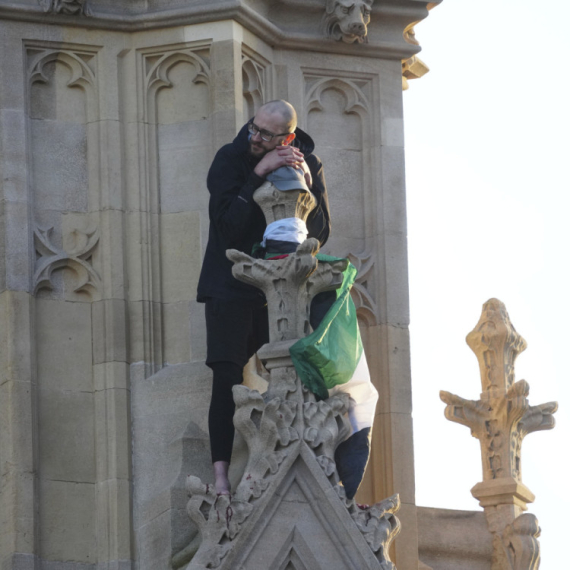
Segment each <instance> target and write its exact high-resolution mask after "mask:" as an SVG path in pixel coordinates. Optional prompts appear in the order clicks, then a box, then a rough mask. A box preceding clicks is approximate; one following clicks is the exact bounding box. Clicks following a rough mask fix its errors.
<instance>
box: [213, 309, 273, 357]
mask: <svg viewBox="0 0 570 570" xmlns="http://www.w3.org/2000/svg"><path fill="white" fill-rule="evenodd" d="M206 334H207V337H206V338H207V342H206V345H207V349H208V354H207V356H206V364H207V365H208V366H210V365H211V364H212V363H213V362H223V361H229V362H234V363H235V364H237V365H239V366H240V367H241V368H243V367H244V366H245V365H246V364H247V362H248V360H249V359H250V358H251V357H252V356H253V355H254V354H255V353H256V352H257V351H258V350H259V349H260V348H261V347H262V346H263V345H264V344H265V343H266V342H269V324H268V322H267V304H266V303H265V299H262V298H259V299H256V300H253V301H250V300H249V299H242V300H240V301H236V300H235V299H230V300H228V299H215V298H209V299H207V300H206Z"/></svg>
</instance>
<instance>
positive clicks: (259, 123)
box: [249, 109, 287, 158]
mask: <svg viewBox="0 0 570 570" xmlns="http://www.w3.org/2000/svg"><path fill="white" fill-rule="evenodd" d="M253 122H254V124H255V126H256V127H258V128H259V129H260V130H261V131H267V132H268V133H271V134H278V133H284V132H286V131H287V125H286V124H284V122H283V117H282V116H281V115H280V114H279V113H268V112H267V111H264V110H263V109H260V110H259V111H258V112H257V114H256V115H255V117H254V119H253ZM286 138H287V135H279V136H276V137H273V138H272V139H271V140H270V141H264V140H263V139H262V138H261V135H260V134H259V133H257V134H255V135H251V137H250V139H249V152H250V153H251V154H252V155H253V156H254V157H255V158H263V157H264V156H265V155H266V154H267V153H268V152H270V151H272V150H273V149H274V148H275V147H277V146H279V145H281V144H284V140H285V139H286Z"/></svg>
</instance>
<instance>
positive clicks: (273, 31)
mask: <svg viewBox="0 0 570 570" xmlns="http://www.w3.org/2000/svg"><path fill="white" fill-rule="evenodd" d="M434 3H439V2H431V3H429V2H427V0H408V1H407V2H403V3H402V2H396V1H395V0H384V2H382V4H380V3H379V2H378V0H377V2H376V4H375V5H374V12H373V19H372V21H371V23H370V25H369V29H370V33H369V43H364V44H347V43H343V42H337V41H334V40H330V39H327V38H325V37H324V36H323V35H322V32H321V28H320V19H321V16H320V13H319V12H320V10H318V6H317V5H316V4H315V3H309V4H308V5H306V6H303V5H301V3H298V2H294V1H292V0H287V1H283V4H284V5H285V6H286V7H287V6H290V9H291V10H292V9H295V11H296V13H297V20H305V21H308V22H309V25H310V26H311V31H312V30H314V31H315V33H298V32H295V31H293V29H287V22H279V23H277V24H276V23H274V22H272V21H270V20H269V18H266V17H265V16H263V15H261V14H259V13H258V12H256V11H255V10H253V9H252V8H250V7H249V6H247V5H246V3H245V1H244V0H221V1H219V2H216V3H215V5H212V4H213V3H211V2H210V3H204V4H200V5H187V6H183V7H177V8H168V7H165V8H163V9H162V10H156V11H154V12H141V13H135V14H133V13H130V14H125V13H123V14H120V13H117V12H111V11H105V7H98V6H97V4H94V3H93V2H91V3H90V12H91V15H90V16H85V15H81V16H74V15H65V14H52V13H46V12H44V10H43V8H42V7H41V6H40V5H39V4H38V5H30V4H28V5H24V4H19V3H15V2H13V1H12V2H10V1H6V0H0V18H4V19H9V20H19V21H23V22H36V23H41V24H58V25H62V26H79V27H82V28H103V29H108V30H118V31H126V32H138V31H141V30H151V29H156V28H164V27H174V26H185V25H194V24H201V23H207V22H215V21H221V20H235V21H236V22H237V23H238V24H241V25H242V26H243V27H244V28H246V29H248V30H249V31H251V32H252V33H254V34H255V35H257V36H258V37H259V38H261V39H262V40H263V41H265V42H267V43H268V44H270V45H271V46H278V47H279V48H281V49H291V50H302V51H313V52H326V53H334V54H344V55H356V56H360V57H362V56H365V57H373V58H385V59H398V60H401V59H408V58H410V57H412V56H413V55H415V54H416V53H418V52H419V51H420V50H421V48H420V46H419V45H414V44H412V43H408V42H407V41H406V40H405V39H404V29H405V28H406V27H408V26H410V25H411V24H413V23H415V22H418V21H421V20H423V19H424V18H425V17H427V15H428V9H427V6H428V5H429V4H434ZM321 4H322V7H323V9H324V1H323V2H322V3H321ZM300 12H303V13H300ZM388 19H389V20H391V21H392V24H391V25H390V26H389V27H388V28H389V29H394V28H396V29H397V28H398V27H401V29H402V33H401V34H392V37H391V38H388V39H387V40H385V41H381V40H378V39H377V38H378V36H381V35H383V33H384V32H383V30H384V28H385V26H384V25H383V24H384V21H385V20H388ZM297 20H296V21H297ZM388 28H386V29H388Z"/></svg>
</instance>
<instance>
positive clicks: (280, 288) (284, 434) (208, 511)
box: [187, 185, 400, 570]
mask: <svg viewBox="0 0 570 570" xmlns="http://www.w3.org/2000/svg"><path fill="white" fill-rule="evenodd" d="M275 192H277V195H275V196H274V197H273V198H274V200H273V202H274V203H275V204H276V205H277V206H278V207H275V208H273V207H269V206H268V202H267V199H268V196H269V195H270V194H273V193H275ZM254 199H255V200H256V201H258V202H260V203H262V204H264V205H263V206H262V207H263V208H264V210H266V221H267V222H268V223H270V222H272V221H274V220H276V219H282V218H283V217H288V216H291V215H295V213H294V212H297V215H299V213H301V215H299V217H302V218H306V215H307V214H308V212H309V211H310V208H308V209H307V208H306V207H305V206H306V204H307V203H308V202H310V196H308V195H307V193H306V192H298V191H289V192H279V191H277V190H276V189H275V188H274V187H272V185H264V186H263V187H262V188H260V189H258V191H257V192H256V194H255V195H254ZM270 201H271V200H270ZM292 212H293V214H292ZM318 249H319V244H318V241H317V240H315V239H308V240H306V241H305V242H304V243H303V244H301V245H300V246H299V247H298V248H297V251H296V252H295V253H293V254H291V255H289V256H288V257H287V258H285V259H278V260H261V259H253V258H251V257H249V256H248V255H246V254H244V253H241V252H238V251H235V250H228V252H227V255H228V258H229V259H231V260H232V261H234V263H235V265H234V268H233V273H234V276H235V277H236V278H237V279H239V280H242V281H244V282H246V283H250V284H253V285H256V286H257V287H259V288H260V289H262V290H263V291H264V292H265V294H266V297H267V302H268V310H269V323H270V342H269V343H268V344H266V345H265V346H264V347H262V349H261V350H260V351H259V352H258V356H259V357H260V359H261V360H262V361H264V363H265V365H266V368H267V370H268V371H269V386H268V390H267V392H265V393H264V394H263V395H261V394H260V393H259V392H257V391H256V390H250V389H249V388H247V387H245V386H235V387H234V389H233V393H234V400H235V403H236V411H235V415H234V425H235V427H236V429H237V430H238V431H239V432H240V434H241V435H242V436H243V438H244V440H245V441H246V443H247V446H248V450H249V458H248V461H247V465H246V467H245V471H244V474H243V476H242V478H241V481H240V482H239V484H238V485H237V488H236V490H235V493H234V494H233V495H231V496H229V495H221V496H216V494H215V490H214V488H213V486H210V485H206V484H204V483H202V482H201V481H200V480H199V479H197V478H196V477H193V476H189V477H188V479H187V490H188V493H189V496H190V500H189V502H188V507H187V510H188V514H189V516H190V518H191V519H192V520H193V521H194V522H195V523H196V525H197V526H198V528H199V531H200V534H201V537H202V542H201V544H200V547H199V548H198V550H197V552H196V554H195V555H194V557H193V559H192V561H191V562H190V564H189V566H188V567H187V570H202V569H205V568H220V569H221V570H226V569H230V568H238V567H245V566H244V564H245V563H244V562H243V559H242V558H240V556H245V555H244V554H243V551H244V550H247V551H249V550H251V549H252V548H253V546H252V543H255V541H256V540H257V538H258V537H259V532H260V531H259V528H260V527H262V528H265V527H267V526H268V525H269V524H270V523H271V521H272V518H273V517H276V516H278V514H275V513H276V511H277V507H275V506H273V505H275V504H278V503H279V501H281V500H283V498H284V497H285V496H286V495H287V493H288V492H289V491H288V489H290V488H291V487H290V483H289V487H287V481H289V482H290V481H291V480H295V481H297V480H299V483H298V485H299V488H304V489H310V491H307V492H308V493H309V496H310V497H312V498H311V499H310V500H308V503H310V504H311V505H312V506H311V507H310V508H312V509H316V510H317V511H318V512H323V511H322V510H321V511H319V509H325V510H326V509H328V511H327V513H328V514H329V515H330V516H331V517H332V519H333V520H329V521H328V523H327V525H325V527H323V528H324V529H325V530H324V531H323V532H324V533H325V534H327V533H328V534H330V535H331V536H333V534H334V531H331V529H333V528H334V527H335V524H337V525H338V528H339V529H342V531H341V532H342V533H343V535H344V534H346V533H347V526H346V525H349V528H352V529H353V530H351V531H350V532H353V533H355V534H354V536H356V538H357V539H358V540H356V542H355V543H353V544H358V545H360V546H357V548H359V549H360V551H362V549H363V548H364V550H366V544H368V546H369V547H370V551H369V552H368V554H366V553H364V558H363V559H365V558H366V556H368V557H369V558H368V560H369V562H368V563H363V564H361V566H359V568H362V569H364V568H382V570H394V569H395V566H394V565H393V564H392V562H391V561H390V557H389V554H388V551H389V547H390V544H391V542H392V540H393V539H394V538H395V536H396V535H397V534H398V532H399V530H400V523H399V521H398V519H397V518H396V516H395V513H396V512H397V510H398V509H399V507H400V501H399V498H398V496H397V495H396V496H393V497H390V498H389V499H386V500H384V501H382V502H380V503H378V504H376V505H372V506H370V507H369V506H366V507H362V506H358V505H357V504H356V503H355V502H354V500H347V498H346V495H345V492H344V487H343V486H342V485H341V484H340V480H339V476H338V473H337V470H336V465H335V461H334V453H335V450H336V447H337V446H338V445H339V444H340V443H341V442H342V441H344V440H345V439H346V438H347V437H348V435H349V434H350V424H349V422H348V419H347V417H346V414H347V411H348V403H349V396H348V394H338V395H335V396H333V397H331V398H329V399H327V400H324V401H319V402H317V401H316V398H315V396H314V394H313V393H312V392H310V391H309V390H307V389H306V388H305V387H304V386H303V384H302V382H301V380H300V378H299V376H298V375H297V373H296V370H295V368H294V366H293V363H292V360H291V358H290V356H289V347H290V346H291V345H292V344H293V343H294V342H296V340H297V339H298V338H300V337H302V336H305V335H306V334H307V333H308V332H309V331H308V330H307V327H308V315H309V305H310V302H311V299H312V298H313V297H314V295H316V294H317V293H318V292H320V291H324V290H330V289H335V288H337V287H339V286H340V284H341V282H342V271H343V270H344V269H345V268H346V262H344V261H343V262H339V263H336V264H335V263H333V264H329V263H326V264H322V265H321V264H319V263H318V260H317V259H316V258H315V255H316V253H317V252H318ZM339 501H340V505H339ZM294 502H295V501H294ZM317 503H319V504H317ZM331 503H333V504H332V505H331ZM335 505H337V506H335ZM339 507H340V509H339ZM285 518H286V520H287V521H289V519H288V518H287V516H286V517H285ZM317 518H319V517H317ZM260 521H263V522H260ZM335 521H336V522H335ZM285 524H289V522H286V523H285ZM291 532H293V535H292V536H296V531H295V529H293V530H292V531H291ZM350 532H349V534H350ZM362 539H364V541H363V540H362ZM298 540H299V541H300V542H302V539H301V538H299V539H298ZM334 540H336V539H334V538H333V541H334ZM347 542H349V539H348V538H347ZM246 545H247V546H246ZM344 547H345V545H343V548H344ZM302 551H303V548H301V547H299V552H301V553H302ZM273 562H274V563H275V565H271V567H280V568H281V567H285V566H284V565H283V563H282V561H281V559H279V560H278V559H275V560H274V561H273ZM303 564H305V566H302V567H310V566H307V564H309V565H310V554H308V555H307V559H306V560H305V562H304V563H303ZM248 567H249V566H248ZM287 567H289V566H287ZM295 567H297V566H295ZM313 567H314V566H313ZM339 567H340V566H339ZM342 567H343V568H344V567H345V566H342Z"/></svg>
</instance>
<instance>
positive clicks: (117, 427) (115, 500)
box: [0, 0, 428, 570]
mask: <svg viewBox="0 0 570 570" xmlns="http://www.w3.org/2000/svg"><path fill="white" fill-rule="evenodd" d="M427 5H428V2H427V1H423V0H376V2H375V3H374V6H373V10H372V15H371V22H370V24H369V27H368V42H367V43H358V42H356V43H345V42H343V41H337V40H335V39H332V38H329V37H327V35H326V34H325V32H324V31H323V27H322V18H323V14H324V11H325V1H324V0H310V1H306V2H301V1H299V0H280V1H276V2H270V1H269V0H258V1H254V0H247V1H245V0H244V1H235V2H224V1H219V2H217V1H216V2H213V1H210V2H201V1H193V2H182V1H175V0H171V1H165V0H163V1H156V2H154V1H148V2H144V1H142V0H141V1H132V2H111V1H110V0H98V1H97V0H92V1H89V0H87V2H83V1H73V0H69V1H63V2H61V1H54V0H42V1H39V0H38V1H36V0H21V1H15V0H11V1H8V0H7V1H4V0H0V38H1V39H0V45H1V49H0V74H1V77H2V80H1V81H0V150H1V154H0V172H1V173H2V176H1V181H0V184H1V186H0V331H1V339H0V343H1V347H0V380H1V381H0V469H1V475H2V492H1V497H0V523H1V524H0V526H1V530H0V556H1V560H0V565H2V568H7V569H12V568H18V569H28V568H30V569H31V568H37V567H38V566H35V564H38V563H39V562H40V561H41V565H40V566H39V567H41V568H45V569H46V570H56V569H57V570H80V569H81V570H84V569H85V570H87V569H89V570H91V569H95V568H97V569H105V570H111V569H119V568H120V569H121V570H123V569H127V568H129V569H130V568H140V570H143V569H151V568H152V569H153V570H156V569H158V568H160V569H162V568H168V567H170V558H171V557H172V555H173V554H176V552H178V551H179V550H180V549H182V548H183V547H184V546H186V545H187V544H188V541H189V540H190V539H191V538H192V535H193V533H194V532H195V531H194V529H193V528H192V525H191V524H190V522H189V520H188V518H187V515H186V512H185V492H184V480H185V477H186V475H187V474H188V473H189V472H193V473H194V474H196V475H198V476H200V477H202V479H206V478H207V476H208V473H209V469H210V467H209V450H208V442H207V426H206V416H207V413H206V411H207V406H208V399H209V390H210V375H209V371H208V369H207V368H206V367H205V365H204V358H205V338H204V336H205V335H204V315H203V307H202V306H201V305H199V304H197V303H196V301H195V291H196V284H197V279H198V275H199V270H200V263H201V258H202V254H203V250H204V247H205V244H206V239H207V232H208V211H207V208H208V192H207V189H206V184H205V179H206V174H207V171H208V167H209V164H210V162H211V160H212V158H213V156H214V153H215V151H216V150H217V149H218V148H219V147H220V146H221V145H223V144H225V143H226V142H229V141H230V140H231V139H232V138H233V136H234V135H235V133H236V131H237V130H238V129H239V128H240V127H241V125H242V124H243V123H244V122H245V121H246V120H247V119H248V118H249V117H250V116H252V115H253V114H254V110H255V109H256V108H257V106H258V105H259V104H260V103H261V102H263V101H266V100H270V99H275V98H284V99H287V100H289V101H290V102H291V103H292V104H293V105H294V106H295V107H296V109H297V110H298V113H299V118H300V126H301V128H303V129H306V130H307V131H308V132H309V133H310V134H311V135H312V136H313V138H314V139H315V141H316V154H318V155H319V156H320V158H321V159H322V160H323V162H324V164H325V169H326V176H327V182H328V186H329V193H330V202H331V211H332V219H333V233H332V238H331V240H330V241H329V243H328V244H327V246H326V249H325V251H326V252H331V253H334V254H335V255H342V256H347V255H348V256H350V257H351V259H352V261H353V263H355V265H356V266H357V267H358V268H359V270H360V274H359V277H358V280H357V283H356V286H355V291H354V295H355V297H354V299H355V302H356V306H357V309H358V315H359V318H360V321H361V327H362V331H363V337H364V342H365V348H366V352H367V356H368V362H369V364H370V367H371V371H372V376H373V379H374V382H375V384H376V386H377V388H378V391H379V393H380V403H379V407H378V413H377V418H376V423H375V434H374V442H373V448H374V449H373V455H372V459H371V462H370V465H369V469H368V474H367V476H366V479H365V483H364V485H363V489H362V490H361V492H360V499H361V500H362V501H363V502H372V501H375V500H379V499H381V498H384V497H387V496H389V495H391V494H393V493H395V492H398V493H400V497H401V500H402V508H401V511H400V519H401V520H402V524H403V531H402V534H401V535H400V537H399V539H398V541H397V543H396V553H395V560H396V563H397V565H398V568H399V569H400V570H412V569H413V570H415V569H416V568H417V564H418V562H417V530H416V507H415V498H414V470H413V441H412V420H411V384H410V367H409V342H408V329H407V326H408V320H409V317H408V313H409V308H408V288H407V259H406V217H405V191H404V148H403V124H402V60H405V59H407V58H410V57H411V56H412V55H413V54H414V53H416V52H417V51H418V50H419V47H418V46H417V45H415V44H414V43H408V42H407V41H406V40H405V39H404V30H405V29H407V28H408V27H410V25H411V24H413V23H414V22H417V21H419V20H421V19H422V18H424V17H425V16H426V15H427ZM239 445H240V442H239V441H238V442H237V443H236V446H237V450H236V457H237V458H238V459H237V460H236V468H239V457H240V451H239Z"/></svg>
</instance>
